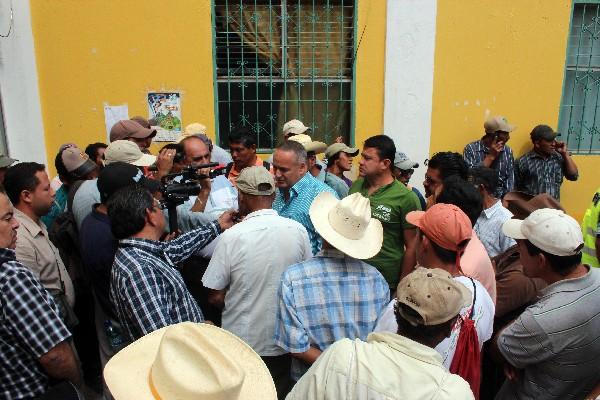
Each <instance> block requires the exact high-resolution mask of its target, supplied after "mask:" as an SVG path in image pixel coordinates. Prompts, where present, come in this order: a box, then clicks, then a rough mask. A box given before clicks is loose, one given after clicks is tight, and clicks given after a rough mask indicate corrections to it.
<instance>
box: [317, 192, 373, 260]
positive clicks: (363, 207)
mask: <svg viewBox="0 0 600 400" xmlns="http://www.w3.org/2000/svg"><path fill="white" fill-rule="evenodd" d="M309 214H310V220H311V221H312V223H313V225H314V227H315V229H316V230H317V232H318V233H319V235H321V237H322V238H323V240H325V241H326V242H327V243H329V244H330V245H332V246H333V247H335V248H336V249H338V250H340V251H341V252H343V253H345V254H347V255H349V256H350V257H354V258H358V259H361V260H364V259H367V258H371V257H373V256H375V255H376V254H377V253H379V250H381V244H382V242H383V227H382V226H381V222H379V221H378V220H376V219H374V218H371V203H370V202H369V199H367V198H366V197H363V196H362V195H361V194H360V193H354V194H351V195H350V196H347V197H345V198H344V199H342V200H338V199H336V198H335V196H334V195H333V194H331V193H329V192H322V193H320V194H319V195H318V196H317V197H316V198H315V199H314V201H313V202H312V204H311V205H310V210H309Z"/></svg>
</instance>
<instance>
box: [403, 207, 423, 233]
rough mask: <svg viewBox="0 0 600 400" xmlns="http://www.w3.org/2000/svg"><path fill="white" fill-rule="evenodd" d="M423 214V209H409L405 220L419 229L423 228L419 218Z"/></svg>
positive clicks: (421, 217)
mask: <svg viewBox="0 0 600 400" xmlns="http://www.w3.org/2000/svg"><path fill="white" fill-rule="evenodd" d="M424 215H425V211H411V212H409V213H408V214H406V222H408V223H409V224H412V225H414V226H416V227H417V228H419V229H423V224H421V220H422V219H423V216H424Z"/></svg>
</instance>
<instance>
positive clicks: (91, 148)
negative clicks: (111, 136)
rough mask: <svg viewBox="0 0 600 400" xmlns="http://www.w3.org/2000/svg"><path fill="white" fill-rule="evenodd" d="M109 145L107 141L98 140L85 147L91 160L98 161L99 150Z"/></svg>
mask: <svg viewBox="0 0 600 400" xmlns="http://www.w3.org/2000/svg"><path fill="white" fill-rule="evenodd" d="M107 147H108V145H107V144H106V143H101V142H96V143H92V144H88V145H87V147H86V148H85V154H87V155H88V157H89V158H90V160H92V161H94V162H96V157H98V150H100V149H105V148H107Z"/></svg>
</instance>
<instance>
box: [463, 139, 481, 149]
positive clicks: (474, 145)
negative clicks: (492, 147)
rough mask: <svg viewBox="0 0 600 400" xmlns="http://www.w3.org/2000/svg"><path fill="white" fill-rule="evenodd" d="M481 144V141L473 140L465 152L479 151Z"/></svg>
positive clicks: (467, 145) (466, 146)
mask: <svg viewBox="0 0 600 400" xmlns="http://www.w3.org/2000/svg"><path fill="white" fill-rule="evenodd" d="M480 143H481V140H480V139H477V140H473V141H472V142H469V143H467V144H466V145H465V148H464V150H465V151H466V150H477V148H478V147H479V145H480Z"/></svg>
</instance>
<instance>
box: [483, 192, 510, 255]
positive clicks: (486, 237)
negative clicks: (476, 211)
mask: <svg viewBox="0 0 600 400" xmlns="http://www.w3.org/2000/svg"><path fill="white" fill-rule="evenodd" d="M512 216H513V214H512V213H511V212H510V211H508V210H507V209H506V208H504V206H503V205H502V202H501V201H500V200H498V201H496V202H495V203H494V205H493V206H491V207H490V208H486V209H485V210H483V212H482V213H481V214H480V215H479V218H477V222H476V223H475V226H474V227H473V229H475V232H476V233H477V236H478V237H479V240H481V243H483V246H484V247H485V249H486V251H487V253H488V256H489V257H490V258H492V257H496V256H497V255H498V254H502V253H504V252H505V251H506V250H508V249H509V248H511V247H512V246H514V245H515V244H517V243H516V242H515V240H514V239H512V238H509V237H508V236H506V235H505V234H504V232H502V225H503V224H504V223H505V222H506V221H508V220H509V219H511V218H512Z"/></svg>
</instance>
